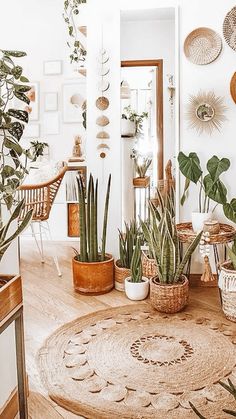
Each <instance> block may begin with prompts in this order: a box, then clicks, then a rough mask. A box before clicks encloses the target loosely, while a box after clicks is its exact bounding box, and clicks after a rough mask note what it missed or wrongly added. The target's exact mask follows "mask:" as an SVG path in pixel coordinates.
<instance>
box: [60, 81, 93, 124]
mask: <svg viewBox="0 0 236 419" xmlns="http://www.w3.org/2000/svg"><path fill="white" fill-rule="evenodd" d="M86 96H87V95H86V81H85V80H82V79H81V80H78V81H77V82H66V83H64V85H63V122H65V123H82V122H83V115H82V114H83V112H84V108H83V106H84V103H85V102H86Z"/></svg>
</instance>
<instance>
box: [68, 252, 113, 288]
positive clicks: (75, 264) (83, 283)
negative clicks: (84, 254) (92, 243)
mask: <svg viewBox="0 0 236 419" xmlns="http://www.w3.org/2000/svg"><path fill="white" fill-rule="evenodd" d="M106 257H107V260H105V261H104V262H79V261H78V260H76V259H75V258H73V259H72V268H73V281H74V289H75V291H76V292H78V293H80V294H87V295H98V294H105V293H107V292H109V291H111V289H112V288H113V287H114V259H113V257H112V256H111V255H109V254H107V255H106Z"/></svg>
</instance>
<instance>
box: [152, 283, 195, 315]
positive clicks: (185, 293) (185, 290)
mask: <svg viewBox="0 0 236 419" xmlns="http://www.w3.org/2000/svg"><path fill="white" fill-rule="evenodd" d="M188 297H189V283H188V279H187V278H186V276H184V275H182V281H181V282H179V283H177V284H160V283H159V281H158V277H154V278H152V279H151V280H150V301H151V304H152V306H153V307H154V308H155V309H156V310H157V311H160V312H161V313H178V311H181V310H183V308H184V307H185V306H186V305H187V304H188Z"/></svg>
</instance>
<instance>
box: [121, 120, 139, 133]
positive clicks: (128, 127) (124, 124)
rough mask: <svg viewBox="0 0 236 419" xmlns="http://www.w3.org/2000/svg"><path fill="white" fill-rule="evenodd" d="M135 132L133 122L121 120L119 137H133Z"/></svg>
mask: <svg viewBox="0 0 236 419" xmlns="http://www.w3.org/2000/svg"><path fill="white" fill-rule="evenodd" d="M135 132H136V126H135V122H133V121H130V120H129V119H123V118H122V119H121V137H134V136H135Z"/></svg>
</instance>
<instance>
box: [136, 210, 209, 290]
mask: <svg viewBox="0 0 236 419" xmlns="http://www.w3.org/2000/svg"><path fill="white" fill-rule="evenodd" d="M150 212H151V220H150V224H149V225H147V224H146V223H144V222H143V221H141V226H142V229H143V233H144V236H145V239H146V241H147V243H148V246H149V248H150V249H151V252H152V255H153V256H154V259H155V261H156V265H157V273H158V280H159V282H160V283H161V284H175V283H177V282H179V281H180V279H181V276H182V274H183V270H184V267H185V265H186V263H187V262H188V260H189V258H190V257H191V255H192V253H193V252H194V250H195V249H196V247H197V246H198V244H199V242H200V239H201V235H202V233H199V234H198V235H197V236H196V237H195V239H194V240H193V241H192V242H191V243H190V245H189V246H188V248H187V250H186V252H185V254H184V256H183V258H182V260H181V258H180V252H179V246H180V243H179V238H178V234H177V229H176V225H175V222H174V219H173V218H172V216H171V214H170V211H169V210H168V209H167V208H164V210H163V213H162V215H161V218H159V216H160V213H159V212H158V211H156V210H155V208H153V206H152V205H150Z"/></svg>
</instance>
